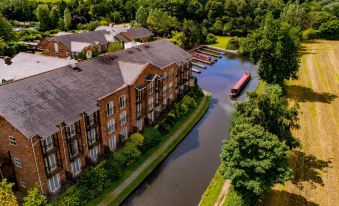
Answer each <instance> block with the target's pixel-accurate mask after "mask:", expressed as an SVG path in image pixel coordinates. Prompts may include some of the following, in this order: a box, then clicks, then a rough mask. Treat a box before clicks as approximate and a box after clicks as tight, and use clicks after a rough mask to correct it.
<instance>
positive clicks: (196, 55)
mask: <svg viewBox="0 0 339 206" xmlns="http://www.w3.org/2000/svg"><path fill="white" fill-rule="evenodd" d="M192 55H193V56H195V57H197V58H200V59H203V60H205V61H214V59H212V58H211V57H208V56H205V55H202V54H199V53H197V52H192Z"/></svg>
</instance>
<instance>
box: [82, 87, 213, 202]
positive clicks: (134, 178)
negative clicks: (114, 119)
mask: <svg viewBox="0 0 339 206" xmlns="http://www.w3.org/2000/svg"><path fill="white" fill-rule="evenodd" d="M210 98H211V97H210V95H209V94H207V95H205V96H204V97H203V98H202V100H201V101H200V104H199V106H198V107H197V108H196V110H195V111H194V112H193V113H191V114H190V115H188V116H187V117H185V118H183V120H181V121H179V122H177V123H176V124H175V126H174V127H173V128H172V129H171V132H169V133H168V134H167V135H166V136H165V137H164V138H163V139H162V141H161V143H160V144H159V146H157V147H155V148H153V149H151V150H150V151H148V152H146V153H145V154H144V155H143V157H142V158H140V160H139V161H137V162H136V163H135V164H134V165H133V166H131V167H130V168H128V169H127V171H126V172H125V173H124V174H123V178H121V181H119V182H117V183H116V184H114V185H112V186H111V187H110V188H107V189H106V190H105V191H104V192H103V194H102V195H101V196H99V197H97V198H95V199H94V200H92V201H91V202H89V203H88V204H87V205H119V204H120V203H121V202H122V201H123V200H124V199H125V198H126V197H127V196H128V195H129V194H130V193H131V192H132V191H133V190H134V189H135V188H136V187H137V186H138V185H139V184H140V183H141V182H142V181H143V180H144V179H145V178H146V177H147V176H148V175H149V174H150V173H151V172H152V171H153V170H154V169H155V168H156V167H157V166H158V165H159V164H160V163H161V162H162V160H163V159H164V158H165V157H166V156H167V155H168V154H169V153H170V152H171V151H172V150H173V149H174V148H175V147H176V146H177V144H178V143H179V142H181V140H183V139H184V137H185V136H186V134H187V133H189V132H190V131H191V129H192V128H193V127H194V126H195V125H196V124H197V123H198V122H199V120H200V119H201V118H202V117H203V115H204V114H205V112H206V111H207V110H208V108H209V104H210Z"/></svg>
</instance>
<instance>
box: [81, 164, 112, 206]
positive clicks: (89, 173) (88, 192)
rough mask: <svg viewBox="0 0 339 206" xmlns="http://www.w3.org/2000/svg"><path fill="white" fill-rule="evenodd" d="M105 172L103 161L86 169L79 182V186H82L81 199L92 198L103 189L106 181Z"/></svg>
mask: <svg viewBox="0 0 339 206" xmlns="http://www.w3.org/2000/svg"><path fill="white" fill-rule="evenodd" d="M107 181H108V180H107V174H106V172H105V169H104V164H103V162H101V163H99V164H98V165H97V166H96V167H92V168H88V169H86V170H85V171H84V172H83V173H82V175H81V179H80V182H79V186H80V188H83V191H82V193H81V196H82V197H81V199H87V200H89V199H93V198H95V197H96V196H97V195H98V194H100V192H101V191H102V190H103V189H104V187H105V186H106V183H107Z"/></svg>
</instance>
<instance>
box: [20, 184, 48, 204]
mask: <svg viewBox="0 0 339 206" xmlns="http://www.w3.org/2000/svg"><path fill="white" fill-rule="evenodd" d="M44 205H46V197H45V196H44V195H42V194H41V193H40V190H39V187H38V186H37V185H35V186H34V187H33V188H31V189H30V190H28V195H27V196H26V197H24V203H23V206H44Z"/></svg>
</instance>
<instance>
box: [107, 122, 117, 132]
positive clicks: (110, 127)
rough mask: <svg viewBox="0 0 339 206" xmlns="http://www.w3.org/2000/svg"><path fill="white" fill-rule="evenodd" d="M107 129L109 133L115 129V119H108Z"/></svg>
mask: <svg viewBox="0 0 339 206" xmlns="http://www.w3.org/2000/svg"><path fill="white" fill-rule="evenodd" d="M107 130H108V134H111V133H112V132H114V131H115V121H114V119H110V120H109V121H108V123H107Z"/></svg>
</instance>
